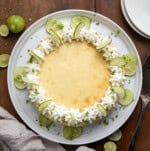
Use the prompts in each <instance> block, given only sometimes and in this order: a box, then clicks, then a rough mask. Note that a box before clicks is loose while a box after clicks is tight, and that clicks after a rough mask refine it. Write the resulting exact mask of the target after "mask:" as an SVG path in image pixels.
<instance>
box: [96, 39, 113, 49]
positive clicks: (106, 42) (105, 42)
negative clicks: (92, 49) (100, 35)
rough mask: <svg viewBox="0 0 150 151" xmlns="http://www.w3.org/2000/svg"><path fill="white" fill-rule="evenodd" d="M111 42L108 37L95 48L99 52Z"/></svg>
mask: <svg viewBox="0 0 150 151" xmlns="http://www.w3.org/2000/svg"><path fill="white" fill-rule="evenodd" d="M111 42H112V39H111V38H110V37H109V38H108V39H106V40H102V42H101V44H100V45H99V46H97V47H96V49H97V50H101V49H103V48H104V47H106V46H107V45H109V44H111Z"/></svg>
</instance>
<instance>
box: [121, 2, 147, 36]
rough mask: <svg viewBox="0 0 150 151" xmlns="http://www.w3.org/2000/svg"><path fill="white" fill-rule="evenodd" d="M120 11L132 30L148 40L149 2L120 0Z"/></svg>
mask: <svg viewBox="0 0 150 151" xmlns="http://www.w3.org/2000/svg"><path fill="white" fill-rule="evenodd" d="M121 9H122V12H123V15H124V17H125V19H126V21H127V22H128V24H129V25H130V26H131V27H132V29H133V30H135V31H136V32H137V33H138V34H140V35H141V36H143V37H145V38H148V39H150V0H121Z"/></svg>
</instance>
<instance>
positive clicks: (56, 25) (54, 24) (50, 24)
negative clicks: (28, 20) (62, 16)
mask: <svg viewBox="0 0 150 151" xmlns="http://www.w3.org/2000/svg"><path fill="white" fill-rule="evenodd" d="M45 28H46V31H47V32H48V33H50V30H51V29H52V30H53V31H55V32H57V31H60V30H62V29H63V28H64V25H63V24H62V23H61V22H60V21H59V20H57V19H49V20H47V22H46V25H45Z"/></svg>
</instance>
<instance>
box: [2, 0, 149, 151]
mask: <svg viewBox="0 0 150 151" xmlns="http://www.w3.org/2000/svg"><path fill="white" fill-rule="evenodd" d="M71 8H72V9H73V8H74V9H75V8H76V9H87V10H92V11H95V10H96V12H98V13H101V14H103V15H105V16H107V17H109V18H110V19H112V20H113V21H115V22H116V23H117V24H119V25H120V26H121V27H122V28H123V29H124V30H125V31H126V32H127V33H128V34H129V36H130V37H131V39H132V40H133V42H134V43H135V45H136V47H137V49H138V52H139V54H140V57H141V60H142V63H144V61H145V59H146V57H147V56H148V55H150V50H149V49H150V40H147V39H145V38H143V37H141V36H139V35H138V34H137V33H135V32H134V31H133V30H132V29H131V28H130V26H129V25H128V24H127V22H126V21H125V19H124V17H123V15H122V12H121V7H120V0H24V1H21V0H0V24H2V23H5V22H6V18H7V17H8V16H9V15H12V14H18V15H21V16H23V17H24V18H25V20H26V28H27V27H29V26H30V25H31V24H32V23H33V22H35V21H36V20H37V19H39V18H41V17H43V16H45V15H47V14H49V13H51V12H54V11H58V10H63V9H71ZM29 18H31V19H32V21H29ZM20 35H21V34H10V35H9V36H8V37H7V38H1V37H0V54H2V53H9V54H10V53H11V51H12V48H13V47H14V45H15V43H16V41H17V40H18V38H19V37H20ZM6 76H7V69H6V68H5V69H0V106H3V107H4V108H5V109H7V110H8V111H9V112H10V113H12V114H13V115H14V116H15V117H17V118H18V119H19V120H20V121H21V119H20V118H19V116H18V115H17V113H16V111H15V110H14V108H13V106H12V104H11V101H10V98H9V94H8V88H7V77H6ZM137 85H138V83H137ZM140 107H141V103H140V100H139V103H138V105H137V107H136V109H135V111H134V112H133V114H132V116H131V117H130V118H129V120H128V121H127V122H126V123H125V124H124V125H123V127H122V128H121V129H122V132H123V137H122V139H121V140H120V141H119V142H117V146H118V151H126V149H127V146H128V144H129V142H130V139H131V136H132V133H133V130H134V128H135V126H136V122H137V119H138V115H139V113H140ZM149 116H150V106H149V107H148V109H147V111H146V113H145V119H144V121H143V124H142V128H141V132H140V134H139V138H138V142H137V146H136V151H149V148H150V143H149V140H150V129H149V125H150V119H149ZM105 141H107V138H106V139H104V140H102V141H98V142H96V143H92V144H88V146H89V147H92V148H95V149H96V150H97V151H102V150H103V144H104V142H105ZM64 147H65V148H66V149H67V150H68V151H74V150H75V149H76V148H77V146H68V145H64Z"/></svg>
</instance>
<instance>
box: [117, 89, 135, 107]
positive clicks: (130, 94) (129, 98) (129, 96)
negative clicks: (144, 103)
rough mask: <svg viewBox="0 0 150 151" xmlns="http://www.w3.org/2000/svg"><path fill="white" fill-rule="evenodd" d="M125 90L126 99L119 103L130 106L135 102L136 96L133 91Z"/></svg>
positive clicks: (120, 100)
mask: <svg viewBox="0 0 150 151" xmlns="http://www.w3.org/2000/svg"><path fill="white" fill-rule="evenodd" d="M124 90H125V96H124V98H122V99H119V100H118V102H119V104H120V105H123V106H128V105H129V104H131V103H132V102H133V99H134V96H133V92H132V91H131V90H129V89H124Z"/></svg>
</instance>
